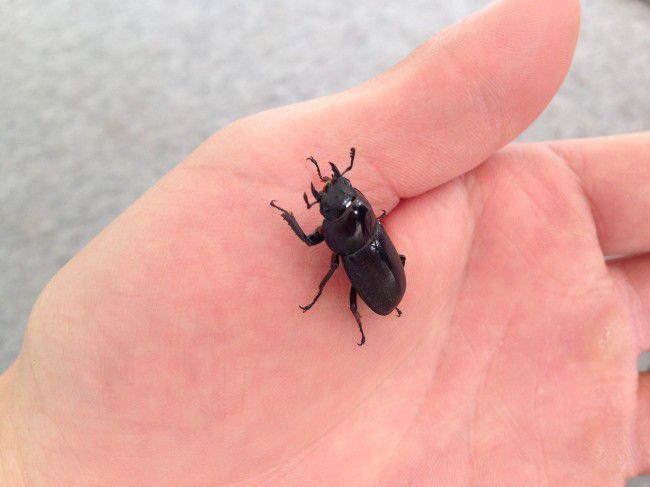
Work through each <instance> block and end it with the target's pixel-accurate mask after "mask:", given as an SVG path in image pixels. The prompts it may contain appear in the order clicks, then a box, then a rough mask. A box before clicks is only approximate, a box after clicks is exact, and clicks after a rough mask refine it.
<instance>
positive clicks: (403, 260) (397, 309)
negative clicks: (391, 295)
mask: <svg viewBox="0 0 650 487" xmlns="http://www.w3.org/2000/svg"><path fill="white" fill-rule="evenodd" d="M399 260H401V261H402V267H405V266H406V256H405V255H402V254H399ZM395 311H397V317H398V318H399V317H400V316H402V310H400V309H399V308H397V307H396V308H395Z"/></svg>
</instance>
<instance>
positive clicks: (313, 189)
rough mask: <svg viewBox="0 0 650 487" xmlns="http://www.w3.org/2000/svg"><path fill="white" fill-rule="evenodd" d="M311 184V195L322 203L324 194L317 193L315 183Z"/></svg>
mask: <svg viewBox="0 0 650 487" xmlns="http://www.w3.org/2000/svg"><path fill="white" fill-rule="evenodd" d="M309 184H311V194H313V195H314V198H316V201H318V202H320V199H321V196H322V194H321V193H319V192H318V191H316V188H314V183H309Z"/></svg>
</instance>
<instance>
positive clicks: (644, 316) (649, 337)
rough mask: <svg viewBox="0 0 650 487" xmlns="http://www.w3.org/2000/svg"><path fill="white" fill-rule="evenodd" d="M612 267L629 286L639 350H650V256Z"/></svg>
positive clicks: (631, 258)
mask: <svg viewBox="0 0 650 487" xmlns="http://www.w3.org/2000/svg"><path fill="white" fill-rule="evenodd" d="M610 266H611V267H612V268H613V269H617V270H619V271H621V272H622V273H623V275H624V276H625V279H626V282H627V284H628V291H629V293H628V297H629V300H630V305H631V309H632V313H633V316H632V319H633V320H634V322H635V323H636V331H637V337H638V339H637V343H638V349H639V351H640V352H643V351H646V350H650V256H647V255H644V256H637V257H629V258H627V259H621V260H617V261H614V262H612V263H611V264H610Z"/></svg>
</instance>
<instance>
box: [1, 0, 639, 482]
mask: <svg viewBox="0 0 650 487" xmlns="http://www.w3.org/2000/svg"><path fill="white" fill-rule="evenodd" d="M539 1H543V0H539ZM487 3H488V2H487V1H485V0H455V1H448V0H404V1H401V2H384V1H377V0H356V1H355V2H348V1H343V0H331V1H329V2H313V1H306V0H305V1H302V0H293V1H289V0H283V1H274V2H262V1H248V2H241V1H237V0H220V1H218V2H215V1H208V0H205V1H165V2H163V1H138V2H88V1H64V0H55V1H49V2H36V1H32V2H30V1H12V0H0V371H1V370H4V369H5V368H6V367H7V366H8V365H9V363H10V362H11V361H12V360H13V358H14V357H15V356H16V353H17V351H18V348H19V347H20V343H21V337H22V334H23V331H24V327H25V323H26V320H27V316H28V313H29V309H30V307H31V305H32V303H33V301H34V299H35V298H36V296H37V295H38V292H39V290H40V289H41V288H42V287H43V285H44V284H45V283H46V282H47V281H48V280H49V279H50V277H51V276H52V275H53V274H54V273H55V272H56V271H57V269H58V268H59V267H61V266H62V265H63V264H64V263H65V262H66V261H67V260H68V259H69V258H70V257H71V256H72V255H73V254H74V253H75V252H77V250H79V249H80V248H81V247H82V246H83V245H84V244H85V243H87V242H88V241H89V240H90V239H91V238H92V237H93V235H95V234H96V233H97V232H98V231H99V230H100V229H101V228H102V227H104V226H105V225H106V224H107V223H109V222H110V221H111V220H112V219H113V218H115V217H116V216H117V215H118V214H119V213H120V212H121V211H122V210H124V209H125V208H126V207H127V206H128V205H129V204H130V203H131V202H132V201H133V200H134V199H136V198H137V197H138V195H139V194H140V193H142V192H143V191H144V190H145V189H146V188H147V187H149V186H150V185H151V184H152V183H153V182H154V181H155V180H156V179H158V178H159V177H160V176H161V175H162V174H163V173H165V172H166V171H167V170H169V169H170V168H171V167H172V166H173V165H175V164H176V163H177V162H179V161H180V160H181V159H182V158H183V157H184V156H185V155H186V154H188V153H189V152H190V151H191V150H192V149H193V148H194V147H196V146H197V144H199V143H200V142H201V141H202V140H203V139H204V138H206V137H207V136H208V135H210V134H211V133H212V132H214V131H215V130H217V129H219V128H220V127H222V126H224V125H225V124H227V123H228V122H230V121H232V120H235V119H237V118H240V117H242V116H244V115H248V114H251V113H254V112H257V111H260V110H264V109H268V108H271V107H275V106H278V105H283V104H287V103H292V102H296V101H300V100H304V99H307V98H312V97H315V96H319V95H325V94H329V93H332V92H336V91H339V90H343V89H345V88H348V87H350V86H353V85H355V84H357V83H359V82H361V81H363V80H365V79H367V78H369V77H372V76H374V75H375V74H377V73H378V72H380V71H382V70H384V69H385V68H387V67H389V66H391V65H392V64H394V63H395V62H397V61H398V60H400V59H401V58H402V57H403V56H405V55H406V54H408V53H409V52H410V51H411V50H412V49H413V48H414V47H415V46H417V45H418V44H419V43H420V42H422V41H423V40H425V39H426V38H427V37H429V36H431V35H432V34H433V33H435V32H436V31H438V30H439V29H441V28H442V27H444V26H446V25H448V24H450V23H452V22H454V21H456V20H458V19H460V18H461V17H463V16H465V15H466V14H468V13H469V12H472V11H473V10H476V9H478V8H480V7H482V6H484V5H486V4H487ZM549 35H553V33H552V32H550V33H549ZM648 129H650V3H648V2H647V1H646V0H586V1H584V2H583V20H582V32H581V37H580V41H579V45H578V49H577V52H576V56H575V60H574V64H573V67H572V69H571V71H570V73H569V76H568V78H567V80H566V81H565V83H564V85H563V87H562V89H561V90H560V93H559V94H558V95H557V96H556V98H555V99H554V100H553V102H552V103H551V105H550V106H549V107H548V109H547V110H546V112H545V113H544V114H543V115H542V116H541V117H540V118H539V120H537V121H536V122H535V123H534V124H533V126H532V127H530V129H528V131H527V132H526V133H525V134H524V135H523V136H522V137H521V139H522V140H541V139H551V138H564V137H584V136H592V135H601V134H613V133H621V132H631V131H641V130H648ZM646 365H647V364H646ZM642 366H644V365H642ZM635 482H638V483H631V484H630V485H636V486H641V485H646V486H650V482H647V483H642V482H644V481H635Z"/></svg>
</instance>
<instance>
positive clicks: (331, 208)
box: [316, 163, 356, 220]
mask: <svg viewBox="0 0 650 487" xmlns="http://www.w3.org/2000/svg"><path fill="white" fill-rule="evenodd" d="M330 164H331V163H330ZM355 198H356V195H355V194H354V188H353V187H352V183H350V180H349V179H348V178H346V177H344V176H342V175H341V173H340V172H339V170H338V168H337V167H336V166H335V165H334V164H332V178H331V179H330V180H329V181H328V182H327V183H326V184H325V188H323V191H321V192H320V193H319V197H317V198H316V199H317V200H318V201H320V213H321V215H323V216H324V217H325V219H326V220H336V219H337V218H338V217H339V216H341V215H342V214H343V212H344V211H345V210H346V209H347V208H348V207H349V206H350V205H351V204H352V201H353V200H354V199H355Z"/></svg>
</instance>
